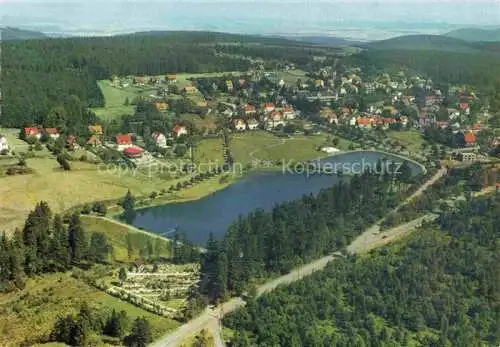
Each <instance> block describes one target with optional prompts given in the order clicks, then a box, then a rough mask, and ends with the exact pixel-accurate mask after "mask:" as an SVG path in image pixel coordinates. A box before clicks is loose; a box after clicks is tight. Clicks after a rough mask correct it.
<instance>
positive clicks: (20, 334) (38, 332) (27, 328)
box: [0, 274, 178, 346]
mask: <svg viewBox="0 0 500 347" xmlns="http://www.w3.org/2000/svg"><path fill="white" fill-rule="evenodd" d="M84 301H85V302H87V303H88V304H89V306H91V307H95V308H99V309H102V310H106V311H110V310H112V309H116V310H124V311H126V312H127V314H128V316H129V317H130V318H132V319H135V318H137V317H146V318H147V319H148V320H149V322H150V323H151V326H152V330H153V335H154V336H155V337H159V336H161V335H163V334H165V333H166V332H167V331H169V330H172V329H174V328H176V327H177V326H178V323H177V322H175V321H173V320H170V319H167V318H164V317H160V316H157V315H154V314H151V313H149V312H147V311H144V310H141V309H139V308H137V307H135V306H133V305H131V304H129V303H127V302H125V301H122V300H119V299H117V298H114V297H112V296H110V295H108V294H106V293H104V292H102V291H99V290H97V289H94V288H93V287H90V286H88V285H87V284H85V283H83V282H81V281H79V280H77V279H75V278H72V277H71V276H70V275H69V274H52V275H46V276H43V277H40V278H35V279H30V280H28V282H27V284H26V288H25V289H23V290H21V291H15V292H12V293H9V294H4V295H1V296H0V322H1V324H0V346H19V345H21V343H22V342H23V341H26V340H28V341H31V342H32V343H30V344H29V345H32V344H33V342H35V341H36V340H38V339H40V338H43V337H47V335H48V334H49V333H50V331H51V329H52V327H53V325H54V322H55V321H56V319H57V318H58V317H59V316H64V315H67V314H68V313H76V312H77V311H78V310H79V308H80V306H81V304H82V303H83V302H84Z"/></svg>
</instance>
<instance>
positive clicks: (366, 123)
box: [356, 117, 372, 129]
mask: <svg viewBox="0 0 500 347" xmlns="http://www.w3.org/2000/svg"><path fill="white" fill-rule="evenodd" d="M356 124H357V125H358V127H360V128H363V129H370V128H371V127H372V120H371V119H370V118H363V117H359V118H358V119H356Z"/></svg>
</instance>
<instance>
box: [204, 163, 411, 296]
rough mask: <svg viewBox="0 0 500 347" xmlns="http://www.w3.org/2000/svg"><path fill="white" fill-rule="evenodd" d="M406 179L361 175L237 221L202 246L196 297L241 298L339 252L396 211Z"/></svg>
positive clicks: (371, 174)
mask: <svg viewBox="0 0 500 347" xmlns="http://www.w3.org/2000/svg"><path fill="white" fill-rule="evenodd" d="M406 179H407V178H405V176H404V175H399V176H397V177H391V176H390V175H379V174H375V173H370V172H365V173H364V174H362V175H361V176H353V177H352V178H351V179H350V180H345V181H341V182H340V183H339V184H337V185H336V186H334V187H332V188H329V189H326V190H323V191H322V192H320V193H319V194H318V195H317V196H312V195H308V196H304V197H303V198H302V199H299V200H296V201H292V202H286V203H282V204H279V205H277V206H276V207H274V209H273V210H272V211H270V212H265V211H262V210H257V211H255V212H253V213H251V214H250V215H249V216H247V217H240V218H239V219H238V220H237V221H236V222H235V223H233V224H232V225H231V226H230V227H229V229H228V231H227V233H226V235H225V237H224V239H223V240H221V241H218V240H216V239H214V238H213V237H210V239H209V241H208V242H207V246H206V249H207V252H206V253H205V254H204V257H203V260H202V279H201V284H200V287H201V293H202V294H203V295H205V296H206V297H207V298H208V300H209V301H211V302H216V301H218V300H222V299H225V298H227V297H228V296H229V295H230V294H237V295H241V294H242V293H243V292H244V291H245V290H247V289H248V287H249V285H250V287H251V285H253V284H255V283H256V282H258V281H259V280H262V279H265V278H268V277H270V276H273V275H279V274H284V273H287V272H289V271H290V270H291V269H292V268H293V267H295V266H297V265H299V264H301V263H304V262H307V261H308V260H311V259H315V258H319V257H321V256H322V255H326V254H331V253H332V252H334V251H335V250H339V249H342V248H343V247H345V246H347V245H348V244H349V243H350V242H351V240H352V239H353V238H354V237H356V236H357V235H358V234H360V233H361V232H362V231H363V230H364V229H365V228H366V227H367V226H368V225H370V224H372V223H373V222H374V221H376V220H378V219H380V218H381V217H382V216H383V215H384V214H385V213H387V211H389V210H390V209H391V208H394V207H395V206H396V204H397V202H398V201H399V200H400V199H401V197H402V195H403V194H402V190H401V184H402V181H406ZM403 184H404V183H403ZM396 188H398V189H396Z"/></svg>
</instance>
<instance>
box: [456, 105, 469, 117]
mask: <svg viewBox="0 0 500 347" xmlns="http://www.w3.org/2000/svg"><path fill="white" fill-rule="evenodd" d="M459 106H460V110H462V111H463V112H465V114H466V115H467V116H468V115H469V114H470V107H469V104H468V103H465V102H462V103H460V105H459Z"/></svg>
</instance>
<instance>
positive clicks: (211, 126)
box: [181, 113, 217, 131]
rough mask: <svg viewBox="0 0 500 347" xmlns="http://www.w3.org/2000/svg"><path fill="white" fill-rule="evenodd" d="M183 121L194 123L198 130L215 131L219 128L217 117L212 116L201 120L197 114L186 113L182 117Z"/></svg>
mask: <svg viewBox="0 0 500 347" xmlns="http://www.w3.org/2000/svg"><path fill="white" fill-rule="evenodd" d="M181 119H182V120H184V121H190V122H193V123H194V125H195V127H196V129H198V130H203V129H207V130H212V131H213V130H215V129H216V128H217V124H216V123H215V120H216V118H215V115H213V114H211V115H208V116H206V117H205V118H201V117H200V116H199V115H197V114H192V113H185V114H183V115H182V116H181Z"/></svg>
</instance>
